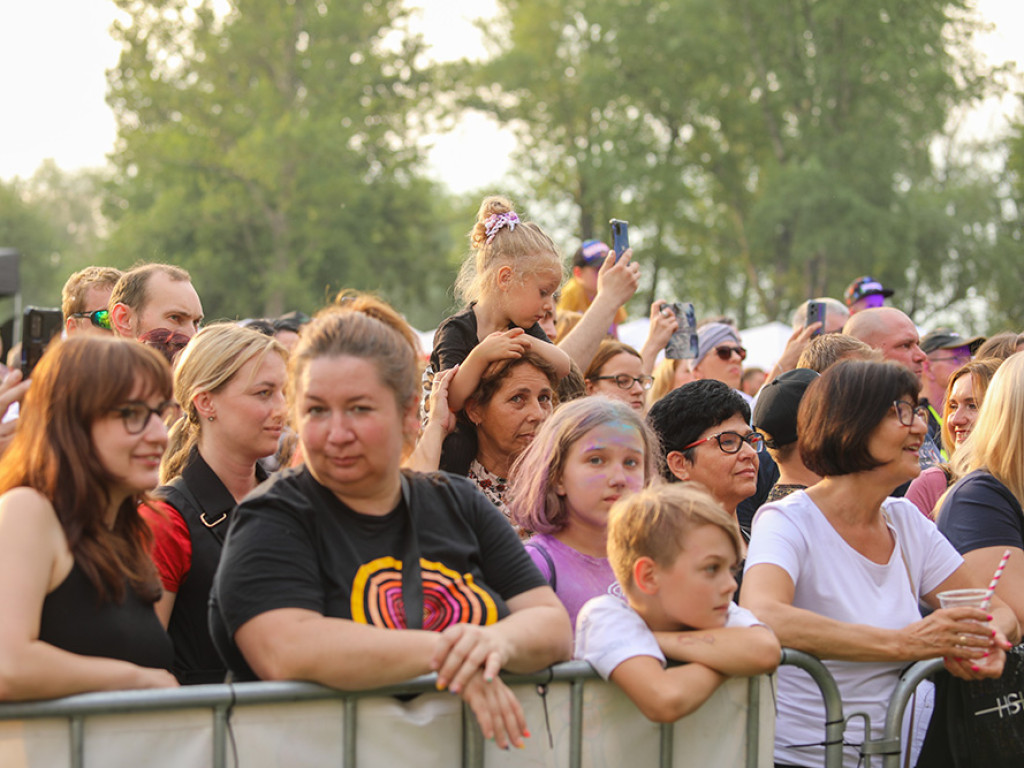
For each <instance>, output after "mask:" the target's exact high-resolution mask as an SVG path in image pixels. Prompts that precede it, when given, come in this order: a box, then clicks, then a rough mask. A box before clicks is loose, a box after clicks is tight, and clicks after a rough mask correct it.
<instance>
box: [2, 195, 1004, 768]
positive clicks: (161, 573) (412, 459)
mask: <svg viewBox="0 0 1024 768" xmlns="http://www.w3.org/2000/svg"><path fill="white" fill-rule="evenodd" d="M470 247H471V251H470V255H469V257H468V258H467V259H466V262H465V264H464V266H463V269H462V270H461V272H460V274H459V277H458V280H457V282H456V287H457V290H458V293H459V296H460V298H461V300H462V301H464V302H465V304H464V306H463V308H462V309H461V310H460V311H459V312H457V313H456V314H453V315H452V316H451V317H449V318H447V319H446V320H445V321H444V322H442V323H441V324H440V326H439V328H438V330H437V332H436V335H435V338H434V345H433V349H432V350H422V349H420V347H419V342H418V340H417V336H416V334H415V333H413V332H412V330H411V328H410V327H409V326H408V325H407V324H406V323H405V321H404V320H403V318H402V317H401V315H400V314H399V313H398V312H397V311H396V310H395V309H394V308H392V307H390V306H388V305H387V304H386V303H385V302H383V301H381V300H380V299H378V298H376V297H374V296H370V295H365V294H359V293H354V292H343V293H342V294H340V295H339V296H338V297H337V298H336V300H335V301H334V302H332V303H331V304H330V305H329V306H327V307H325V308H322V309H320V310H319V311H318V312H316V313H315V316H313V317H310V316H308V315H305V314H303V313H301V312H293V313H289V315H286V316H284V317H281V318H277V319H274V320H266V319H259V318H256V319H250V320H247V321H244V322H228V321H225V322H218V323H212V324H209V325H207V326H205V327H202V324H203V308H202V303H201V300H200V297H199V293H198V292H197V290H196V288H195V287H194V286H193V284H192V281H191V277H190V275H189V274H188V273H187V272H186V271H184V270H182V269H180V268H178V267H175V266H171V265H166V264H143V265H140V266H136V267H134V268H132V269H130V270H128V271H126V272H124V273H121V272H119V271H118V270H114V269H110V268H105V267H90V268H88V269H86V270H83V271H82V272H79V273H76V274H75V275H72V276H71V277H70V278H69V279H68V281H67V284H66V285H65V288H64V292H63V296H62V311H63V315H64V320H65V325H64V332H63V334H62V338H60V339H56V340H54V342H52V343H51V345H50V347H49V348H48V350H47V351H46V353H45V354H44V355H43V358H42V360H41V361H40V363H39V364H38V366H37V367H36V368H35V370H34V371H33V372H32V375H31V379H30V380H25V381H23V380H22V377H21V374H20V373H19V372H17V371H14V372H12V373H10V374H8V375H7V376H6V378H5V379H4V380H3V383H2V385H0V408H2V409H3V410H4V411H5V412H6V415H5V418H4V422H3V428H2V430H0V451H2V456H0V494H2V495H0V700H4V699H41V698H53V697H59V696H65V695H69V694H74V693H79V692H85V691H95V690H105V689H124V688H149V687H171V686H176V685H188V684H194V683H209V682H219V681H223V680H225V679H231V680H239V681H245V680H256V679H264V680H308V681H314V682H320V683H323V684H326V685H331V686H334V687H337V688H340V689H345V690H356V689H369V688H376V687H380V686H385V685H390V684H394V683H399V682H401V681H403V680H406V679H409V678H412V677H415V676H417V675H421V674H426V673H428V672H435V673H436V674H437V687H438V689H439V690H445V689H446V690H448V691H450V692H451V693H453V694H456V695H458V696H460V697H462V698H463V699H464V700H465V701H466V702H467V704H468V705H469V707H470V708H471V709H472V711H473V712H474V714H475V715H476V718H477V721H478V723H479V725H480V727H481V729H482V731H483V733H484V735H485V736H486V737H488V738H493V739H494V740H495V742H496V743H497V745H498V746H500V747H503V748H508V747H509V746H517V747H521V746H523V739H525V738H528V737H529V728H528V724H527V723H526V721H525V718H524V715H523V710H522V707H521V706H520V704H519V702H518V700H517V699H516V697H515V696H514V695H513V693H512V692H511V690H510V689H509V688H507V687H506V686H505V684H504V683H503V682H502V680H501V677H500V676H499V672H500V671H502V670H505V671H509V672H533V671H536V670H539V669H542V668H544V667H547V666H550V665H552V664H554V663H557V662H560V661H564V660H568V659H569V658H572V657H575V658H579V659H583V660H586V661H588V662H590V663H591V665H592V666H593V667H594V669H595V670H596V671H597V672H598V673H599V674H600V675H601V676H602V677H605V678H606V679H609V680H611V681H612V682H613V683H614V684H616V685H618V686H619V687H621V688H622V690H623V691H624V692H625V694H626V695H627V696H628V697H629V698H630V699H632V700H633V702H634V703H635V704H636V706H637V707H638V708H639V709H640V711H641V712H643V713H644V714H645V715H646V716H647V717H649V718H650V719H652V720H655V721H659V722H671V721H674V720H677V719H678V718H680V717H683V716H685V715H687V714H689V713H690V712H693V711H694V710H695V709H697V708H698V707H700V706H701V704H702V703H703V702H704V701H706V700H707V699H708V698H709V697H710V696H711V695H712V694H713V693H714V692H715V690H716V689H717V688H718V687H719V686H720V685H721V684H722V682H723V681H725V680H727V679H728V678H729V677H734V676H752V675H759V674H765V673H772V672H774V671H775V669H776V667H777V666H778V664H779V660H780V647H783V646H784V647H791V648H795V649H799V650H803V651H806V652H808V653H811V654H813V655H815V656H817V657H818V658H820V659H822V660H823V662H824V663H825V664H826V666H827V667H828V668H829V670H830V671H831V673H832V674H833V676H834V677H835V679H836V681H837V682H838V684H839V688H840V691H841V693H842V696H843V700H844V704H845V705H846V706H847V707H848V708H849V709H851V710H856V711H863V712H867V713H868V714H870V722H871V724H872V728H873V729H874V731H875V733H874V734H873V735H874V736H876V737H877V736H878V732H879V729H880V728H881V726H882V723H883V722H884V711H885V708H886V706H887V704H888V701H889V698H890V696H891V694H892V692H893V689H894V687H895V685H896V682H897V678H898V674H899V672H900V670H901V669H902V668H903V667H904V666H905V665H906V664H907V663H909V662H913V661H916V660H921V659H929V658H939V657H941V658H942V659H944V662H945V667H946V669H947V670H948V672H949V673H950V674H951V675H953V676H956V677H958V678H961V679H963V680H967V681H973V680H978V679H982V678H997V677H999V676H1000V675H1001V674H1002V671H1003V666H1004V662H1005V659H1006V653H1007V651H1008V650H1009V649H1010V648H1012V646H1013V644H1014V643H1017V642H1018V641H1019V640H1020V634H1021V629H1020V627H1021V624H1022V622H1024V598H1022V597H1021V594H1022V590H1024V512H1022V510H1021V505H1022V502H1024V355H1021V354H1019V350H1021V349H1022V348H1024V334H1016V333H1013V332H1007V333H1005V334H1000V335H998V336H995V337H993V338H991V339H989V340H987V341H986V340H985V339H983V338H980V337H972V338H968V337H965V336H962V335H960V334H958V333H956V332H955V331H954V330H950V329H946V328H939V329H934V330H932V331H931V332H930V333H927V334H925V335H924V337H923V338H922V337H921V336H920V335H919V330H918V328H917V326H916V325H915V324H914V323H913V321H912V320H911V318H910V317H908V316H907V315H906V314H904V313H903V312H901V311H900V310H899V309H897V308H896V307H894V306H885V302H886V301H887V300H889V299H891V298H892V296H893V292H892V291H891V290H889V289H887V288H885V287H884V286H882V285H881V284H880V283H879V282H878V281H875V280H872V279H871V278H869V277H864V278H858V279H857V280H855V281H854V282H853V283H852V284H851V286H850V288H849V289H848V290H847V292H846V295H845V296H844V301H839V300H836V299H830V298H823V299H818V300H815V301H814V303H813V304H812V302H806V303H805V304H803V305H801V307H799V308H798V309H797V311H796V313H795V314H794V317H793V334H792V336H791V337H790V339H789V342H788V344H787V345H786V348H785V350H783V352H782V354H781V355H780V356H779V358H778V361H777V362H776V363H775V365H774V366H773V367H772V369H771V370H769V371H767V372H766V371H764V370H761V369H756V370H745V369H744V367H743V362H744V360H745V358H746V356H747V351H746V349H745V348H744V346H743V342H742V337H741V334H740V333H739V331H738V330H737V329H736V327H735V325H734V323H733V322H732V321H731V320H730V319H729V318H724V317H714V318H708V319H707V320H706V321H705V322H703V323H702V324H700V326H699V327H698V328H696V329H687V328H681V327H680V324H679V317H678V315H677V314H676V312H675V311H673V309H672V305H670V304H669V303H668V302H666V301H665V300H662V299H658V300H657V301H655V302H654V303H653V304H652V306H651V310H650V318H651V322H650V331H649V336H648V338H647V341H646V342H645V343H644V345H643V346H642V347H641V348H640V349H634V348H633V347H631V346H629V345H627V344H625V343H623V342H621V341H619V340H618V339H617V338H616V329H617V326H618V324H619V323H621V322H622V321H623V320H624V319H625V317H626V315H625V309H624V307H625V305H626V303H627V302H628V301H629V300H630V299H631V298H632V296H633V294H634V293H635V292H636V290H637V286H638V284H639V275H640V270H641V265H642V259H635V258H634V254H633V253H632V251H631V250H627V251H625V252H624V253H614V252H613V251H611V250H610V249H609V248H608V246H606V245H605V244H604V243H602V242H600V241H596V240H588V241H586V242H584V243H583V244H582V245H581V246H580V249H579V250H578V251H577V253H576V254H575V256H574V257H573V259H572V275H571V277H570V278H569V280H568V282H565V281H564V277H565V275H564V270H563V266H562V259H561V256H560V254H559V252H558V250H557V248H556V247H555V245H554V243H553V241H552V240H551V238H550V237H549V236H548V235H547V234H546V233H544V231H543V230H542V229H541V228H540V227H539V226H537V225H536V224H535V223H532V222H528V221H523V220H521V219H520V218H519V216H518V215H517V213H516V212H515V210H514V208H513V206H512V204H511V202H510V201H509V200H507V199H506V198H503V197H489V198H487V199H485V200H484V201H483V203H482V205H481V207H480V210H479V213H478V216H477V221H476V223H475V225H474V227H473V229H472V232H471V234H470ZM564 282H565V284H564V287H563V283H564ZM809 308H812V309H813V310H814V313H815V314H814V315H813V316H812V317H811V320H810V322H809V321H808V309H809ZM822 312H824V314H823V315H822V314H821V313H822ZM679 334H689V336H687V338H686V343H683V344H675V345H672V346H671V349H673V350H679V349H683V350H686V349H687V348H688V347H689V353H688V354H687V353H685V352H684V354H683V356H682V357H666V356H665V350H666V347H667V346H670V345H669V342H670V340H672V339H673V337H674V336H678V335H679ZM1007 550H1009V552H1010V557H1009V560H1008V561H1006V563H1005V565H1006V567H1005V572H1004V574H1003V577H1002V579H1001V580H1000V581H999V583H998V586H997V588H996V589H995V594H994V595H993V596H992V598H991V605H990V606H988V607H985V608H984V609H983V608H980V607H957V608H943V607H941V605H940V600H939V595H940V593H942V592H944V591H947V590H953V589H960V588H966V587H984V586H985V585H986V584H987V583H988V580H989V577H990V576H991V575H992V573H993V571H994V570H995V568H996V566H997V564H999V562H1000V560H1001V559H1003V555H1004V553H1005V552H1006V551H1007ZM396 630H401V631H396ZM670 660H671V661H672V662H674V663H673V664H669V661H670ZM778 674H779V684H778V699H777V705H778V706H777V710H778V716H777V725H776V750H775V761H776V765H777V766H813V765H820V764H821V762H822V754H823V751H824V744H823V735H824V721H825V717H824V710H823V706H822V701H821V698H820V695H819V694H818V692H817V690H816V689H815V688H814V686H813V683H811V681H810V679H809V678H807V677H806V676H804V675H802V674H800V673H797V672H793V671H792V670H788V669H785V668H783V669H782V670H780V671H779V673H778ZM925 714H927V713H925ZM866 737H867V735H866V734H865V729H864V727H863V725H861V724H860V721H859V720H855V721H853V722H851V723H850V724H849V726H848V728H847V731H846V737H845V740H846V744H847V747H846V748H845V751H844V760H845V765H847V766H854V765H856V764H857V762H858V746H859V744H860V743H861V742H863V741H864V739H865V738H866Z"/></svg>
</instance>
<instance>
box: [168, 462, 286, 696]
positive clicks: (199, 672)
mask: <svg viewBox="0 0 1024 768" xmlns="http://www.w3.org/2000/svg"><path fill="white" fill-rule="evenodd" d="M266 478H267V473H266V472H265V471H264V470H263V468H262V467H260V466H259V465H257V466H256V480H257V481H258V482H262V481H263V480H265V479H266ZM156 495H157V496H158V497H160V498H161V499H162V500H163V501H165V502H166V503H167V504H169V505H170V506H172V507H173V508H174V509H175V510H177V512H178V514H179V515H181V519H182V520H184V521H185V524H186V525H187V526H188V535H189V539H190V540H191V542H192V559H191V562H190V563H189V570H188V573H187V574H186V575H185V578H184V579H183V580H182V582H181V585H180V586H179V588H178V594H177V597H175V599H174V609H173V610H172V611H171V619H170V621H169V622H168V623H167V631H168V632H169V633H170V636H171V640H173V641H174V666H173V668H172V671H173V672H174V676H175V677H177V678H178V682H179V683H181V684H182V685H195V684H206V683H223V682H224V676H225V675H226V674H227V666H226V665H225V663H224V662H223V660H222V659H221V658H220V655H219V654H218V653H217V649H216V648H214V645H213V641H212V640H211V639H210V626H209V619H208V610H209V609H208V607H207V606H208V603H209V600H210V587H211V585H212V584H213V575H214V573H216V571H217V565H218V564H219V563H220V552H221V548H222V547H223V542H224V535H225V534H226V533H227V530H228V521H229V520H230V519H231V512H232V510H234V507H235V499H234V497H233V496H232V495H231V493H230V491H228V489H227V488H226V487H225V486H224V483H222V482H221V480H220V478H219V477H217V474H216V473H215V472H214V471H213V470H212V469H211V468H210V465H209V464H207V463H206V461H205V460H204V459H203V457H202V456H201V455H200V454H199V451H198V450H197V449H196V448H193V449H192V451H191V452H190V453H189V457H188V459H187V460H186V462H185V468H184V469H183V470H182V472H181V475H180V476H178V477H176V478H175V479H174V480H173V481H171V483H170V484H169V485H165V486H162V487H161V488H159V489H157V492H156Z"/></svg>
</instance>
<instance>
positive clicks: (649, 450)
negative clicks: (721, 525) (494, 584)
mask: <svg viewBox="0 0 1024 768" xmlns="http://www.w3.org/2000/svg"><path fill="white" fill-rule="evenodd" d="M658 457H659V448H658V441H657V439H656V438H655V437H654V433H653V432H652V431H651V429H650V427H648V426H647V423H646V422H645V421H644V420H643V419H642V418H640V416H639V414H637V412H636V411H635V410H633V409H632V408H630V407H629V406H627V405H626V404H625V403H623V402H621V401H618V400H612V399H610V398H607V397H599V396H598V397H585V398H581V399H580V400H574V401H573V402H571V403H567V404H566V405H563V406H562V407H560V408H558V409H557V410H556V411H555V413H554V415H552V416H551V417H550V418H549V419H548V420H547V421H546V422H545V423H544V425H543V426H542V427H541V428H540V431H539V432H538V433H537V437H536V438H535V439H534V441H533V443H531V445H530V447H529V448H527V449H526V450H525V451H524V452H523V454H522V455H521V456H520V457H519V459H518V461H517V462H516V464H515V465H514V466H513V468H512V475H511V478H510V488H509V493H510V494H511V502H510V504H509V506H510V508H511V513H512V517H513V520H514V521H515V522H516V523H517V524H518V525H519V526H521V527H522V529H523V530H525V531H532V532H534V533H535V535H534V536H533V538H531V539H530V540H529V541H527V542H526V550H527V551H528V552H529V553H530V557H532V558H533V562H534V564H535V565H536V566H537V567H538V568H539V569H540V572H541V573H542V574H543V575H544V578H546V579H547V581H548V583H549V584H551V586H552V588H553V589H554V590H555V594H556V595H558V598H559V599H560V600H561V601H562V604H563V605H565V607H566V609H567V610H568V611H569V618H570V619H571V620H572V622H573V625H574V626H575V623H576V614H578V613H579V611H580V609H581V608H582V607H583V604H584V603H586V602H587V600H589V599H590V598H592V597H597V596H598V595H603V594H605V593H607V592H608V590H609V588H611V586H612V585H613V584H614V583H615V574H614V573H613V572H612V569H611V566H610V565H609V564H608V556H607V553H606V551H605V541H606V538H607V524H608V511H609V509H610V508H611V505H612V504H613V503H615V502H616V501H617V500H618V499H620V498H622V497H623V496H625V495H628V494H630V493H633V492H635V491H639V490H640V489H641V488H643V487H645V486H646V485H647V484H648V483H649V482H650V481H651V479H652V478H655V477H657V476H658Z"/></svg>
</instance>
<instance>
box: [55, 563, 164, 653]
mask: <svg viewBox="0 0 1024 768" xmlns="http://www.w3.org/2000/svg"><path fill="white" fill-rule="evenodd" d="M39 639H40V640H42V641H43V642H46V643H49V644H50V645H55V646H57V647H58V648H63V649H64V650H65V651H70V652H71V653H79V654H81V655H83V656H104V657H106V658H110V659H121V660H122V661H130V662H131V663H132V664H138V665H139V666H140V667H154V668H157V669H170V668H171V661H172V660H173V658H174V651H173V649H172V647H171V638H170V637H168V635H167V633H166V632H165V631H164V628H163V627H162V626H161V625H160V620H159V619H158V618H157V617H156V611H155V610H153V606H152V605H147V604H146V603H144V602H143V601H142V600H141V599H140V598H139V596H138V595H137V594H135V590H133V589H132V588H131V586H130V585H129V584H127V583H125V591H124V600H123V601H122V602H121V603H116V602H114V601H113V600H101V599H100V596H99V593H98V592H97V591H96V588H95V587H94V586H93V584H92V582H91V581H89V578H88V577H87V576H86V575H85V572H84V571H83V570H82V569H81V568H80V567H79V565H78V563H77V562H76V563H75V564H74V565H73V566H72V567H71V572H70V573H69V574H68V576H67V578H66V579H64V581H62V582H61V583H60V585H59V586H58V587H57V588H56V589H55V590H53V592H51V593H50V594H48V595H47V596H46V599H45V600H44V601H43V613H42V617H41V618H40V621H39Z"/></svg>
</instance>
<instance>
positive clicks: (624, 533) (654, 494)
mask: <svg viewBox="0 0 1024 768" xmlns="http://www.w3.org/2000/svg"><path fill="white" fill-rule="evenodd" d="M705 525H715V526H718V527H719V528H721V529H722V530H723V531H724V532H725V534H726V535H727V536H728V537H729V540H730V541H731V542H732V545H733V548H734V549H735V551H736V561H737V562H739V561H740V560H742V559H743V551H744V545H743V536H742V535H741V534H740V526H739V523H738V522H736V518H735V517H733V516H732V515H730V514H729V513H728V512H726V511H725V510H724V509H722V505H721V504H719V503H718V502H717V501H715V499H714V498H713V497H712V496H711V494H710V493H709V492H708V491H707V490H705V489H704V488H703V486H701V485H699V484H697V483H666V484H661V485H655V486H652V487H650V488H647V489H645V490H643V491H640V492H638V493H634V494H631V495H629V496H626V497H625V498H622V499H619V500H618V501H617V502H615V504H613V505H612V508H611V511H610V512H609V513H608V562H609V563H610V564H611V566H612V570H613V571H614V572H615V578H616V579H618V581H619V584H621V585H622V588H623V589H624V590H626V591H627V592H629V590H631V589H633V566H634V565H636V562H637V560H639V559H640V558H641V557H649V558H651V560H653V561H654V562H655V563H656V564H657V565H658V566H660V567H662V568H668V567H670V566H671V565H672V563H674V562H675V560H676V558H677V557H679V553H680V552H682V551H683V549H684V548H685V546H686V538H687V536H689V534H690V532H691V531H693V530H695V529H697V528H700V527H702V526H705Z"/></svg>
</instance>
